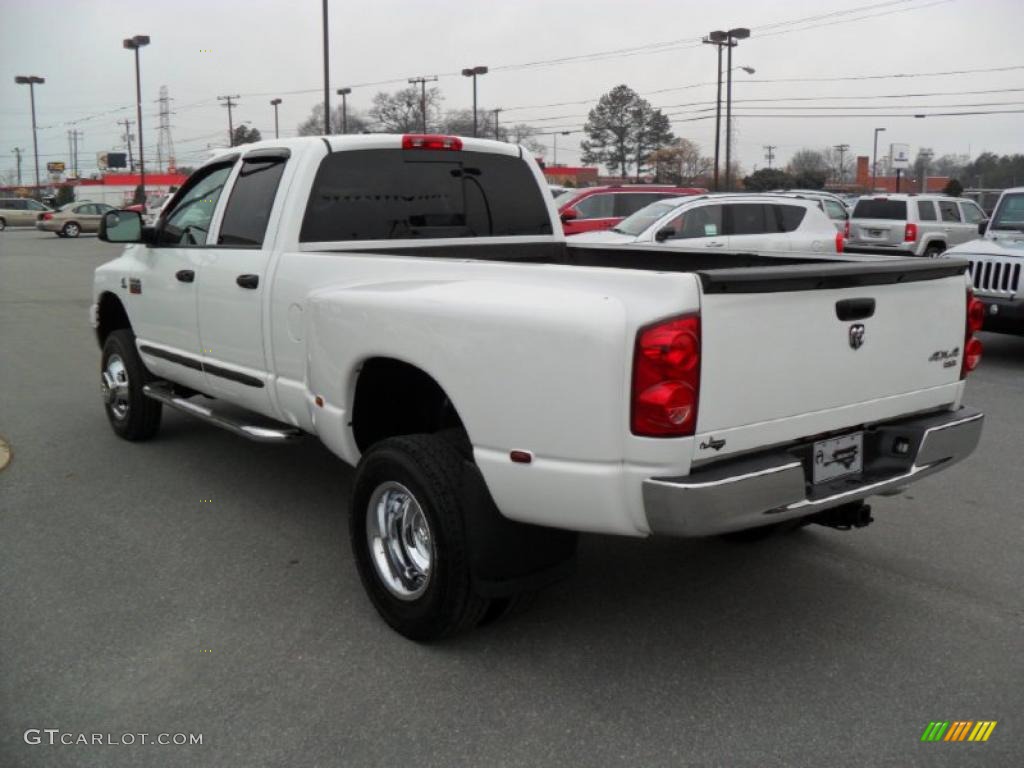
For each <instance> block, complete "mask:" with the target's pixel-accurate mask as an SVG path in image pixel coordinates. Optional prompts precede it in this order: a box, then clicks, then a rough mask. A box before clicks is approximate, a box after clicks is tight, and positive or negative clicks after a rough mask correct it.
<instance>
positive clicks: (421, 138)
mask: <svg viewBox="0 0 1024 768" xmlns="http://www.w3.org/2000/svg"><path fill="white" fill-rule="evenodd" d="M402 149H440V150H448V151H455V152H457V151H458V150H460V149H462V139H460V138H459V137H458V136H440V135H437V134H432V133H409V134H406V135H405V136H403V137H402Z"/></svg>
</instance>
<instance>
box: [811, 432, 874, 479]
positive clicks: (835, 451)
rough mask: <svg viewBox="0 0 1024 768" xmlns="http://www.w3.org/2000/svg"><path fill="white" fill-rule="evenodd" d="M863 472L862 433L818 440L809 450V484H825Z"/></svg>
mask: <svg viewBox="0 0 1024 768" xmlns="http://www.w3.org/2000/svg"><path fill="white" fill-rule="evenodd" d="M863 470H864V433H863V432H853V433H851V434H849V435H841V436H840V437H831V438H829V439H828V440H819V441H818V442H816V443H815V444H814V446H813V448H812V450H811V482H813V483H814V484H815V485H818V484H819V483H827V482H829V481H830V480H835V479H837V478H840V477H846V476H848V475H859V474H860V473H861V472H862V471H863Z"/></svg>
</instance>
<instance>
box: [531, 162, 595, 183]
mask: <svg viewBox="0 0 1024 768" xmlns="http://www.w3.org/2000/svg"><path fill="white" fill-rule="evenodd" d="M543 168H544V176H545V177H546V178H547V180H548V184H558V185H559V186H563V187H593V186H595V185H596V184H597V168H586V167H581V166H574V165H546V166H543Z"/></svg>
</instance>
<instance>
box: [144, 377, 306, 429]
mask: <svg viewBox="0 0 1024 768" xmlns="http://www.w3.org/2000/svg"><path fill="white" fill-rule="evenodd" d="M142 393H143V394H144V395H145V396H146V397H149V398H152V399H153V400H157V401H159V402H161V403H163V404H164V405H167V406H170V407H171V408H176V409H177V410H179V411H183V412H184V413H187V414H189V415H190V416H195V417H197V418H199V419H202V420H203V421H205V422H207V423H209V424H213V425H214V426H217V427H220V428H221V429H226V430H227V431H228V432H234V433H235V434H236V435H240V436H241V437H244V438H246V439H247V440H255V441H256V442H258V443H284V442H289V441H291V440H294V439H296V438H298V437H301V436H302V430H301V429H296V428H295V427H289V426H285V425H283V424H282V425H281V426H276V427H263V426H255V425H252V424H245V423H243V422H241V421H238V420H236V419H233V418H230V417H228V416H224V415H222V414H218V413H215V412H214V411H213V409H212V408H207V407H206V406H203V405H198V404H197V403H192V402H189V401H188V400H186V399H185V398H183V397H179V396H178V395H176V394H174V390H173V389H172V388H171V386H170V385H169V384H165V383H162V382H153V383H152V384H146V385H144V386H143V387H142Z"/></svg>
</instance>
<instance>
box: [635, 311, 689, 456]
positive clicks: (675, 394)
mask: <svg viewBox="0 0 1024 768" xmlns="http://www.w3.org/2000/svg"><path fill="white" fill-rule="evenodd" d="M699 390H700V316H699V315H688V316H686V317H678V318H674V319H672V320H666V321H665V322H662V323H658V324H657V325H652V326H648V327H647V328H642V329H641V330H640V332H639V333H638V334H637V338H636V349H635V350H634V354H633V402H632V413H631V417H630V427H631V429H632V432H633V434H634V435H641V436H644V437H681V436H685V435H692V434H693V433H694V429H695V427H696V426H697V399H698V394H699Z"/></svg>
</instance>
